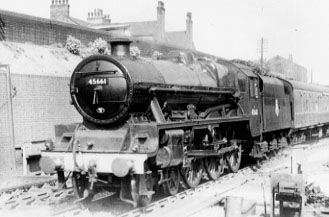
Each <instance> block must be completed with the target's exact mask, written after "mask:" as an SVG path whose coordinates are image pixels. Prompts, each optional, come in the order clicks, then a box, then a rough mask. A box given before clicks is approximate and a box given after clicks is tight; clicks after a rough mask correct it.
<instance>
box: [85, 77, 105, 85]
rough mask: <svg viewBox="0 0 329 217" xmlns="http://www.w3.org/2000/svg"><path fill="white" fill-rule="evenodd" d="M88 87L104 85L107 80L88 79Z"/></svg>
mask: <svg viewBox="0 0 329 217" xmlns="http://www.w3.org/2000/svg"><path fill="white" fill-rule="evenodd" d="M88 84H89V85H106V84H107V79H106V78H90V79H88Z"/></svg>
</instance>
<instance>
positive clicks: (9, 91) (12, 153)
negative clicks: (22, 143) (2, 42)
mask: <svg viewBox="0 0 329 217" xmlns="http://www.w3.org/2000/svg"><path fill="white" fill-rule="evenodd" d="M0 70H2V71H4V72H5V74H6V78H7V98H8V99H7V100H8V104H7V106H8V124H9V126H8V127H9V129H8V130H9V135H10V143H11V144H10V145H11V147H10V156H8V158H9V161H11V163H10V167H11V168H10V169H11V175H15V174H16V155H15V134H14V115H13V103H12V96H13V95H12V85H11V75H10V66H9V65H0Z"/></svg>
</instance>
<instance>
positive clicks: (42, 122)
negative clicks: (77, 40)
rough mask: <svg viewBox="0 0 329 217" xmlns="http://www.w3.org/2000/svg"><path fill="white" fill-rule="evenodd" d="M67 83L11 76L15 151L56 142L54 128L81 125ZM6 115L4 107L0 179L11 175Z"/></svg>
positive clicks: (0, 81)
mask: <svg viewBox="0 0 329 217" xmlns="http://www.w3.org/2000/svg"><path fill="white" fill-rule="evenodd" d="M0 75H1V74H0ZM4 78H5V77H4V76H2V77H0V99H1V104H2V103H6V100H5V99H6V91H5V90H3V88H5V87H6V80H5V79H4ZM68 83H69V78H68V77H50V76H37V75H19V74H12V85H13V87H15V88H16V91H17V94H16V95H15V96H14V98H13V113H14V131H15V146H16V147H20V146H21V145H22V144H23V143H24V142H28V141H36V140H44V139H48V138H51V139H54V138H55V135H54V125H55V124H69V123H77V122H81V121H82V118H81V116H80V115H79V114H78V112H77V111H76V110H75V108H74V106H73V105H70V94H69V86H68ZM2 99H4V100H2ZM7 115H8V110H7V107H6V106H4V107H3V108H1V112H0V175H1V174H4V173H6V172H8V167H9V163H8V156H10V155H8V150H9V149H10V148H11V145H10V137H9V132H8V129H9V125H8V124H9V123H8V121H7V120H8V117H7ZM6 153H7V154H6ZM18 157H21V156H18ZM16 160H18V161H17V163H18V164H19V163H21V162H20V161H19V159H16ZM19 172H20V169H19Z"/></svg>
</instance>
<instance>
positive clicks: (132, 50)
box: [130, 46, 141, 58]
mask: <svg viewBox="0 0 329 217" xmlns="http://www.w3.org/2000/svg"><path fill="white" fill-rule="evenodd" d="M130 55H131V56H132V57H135V58H137V57H140V55H141V50H140V49H139V48H138V47H136V46H131V47H130Z"/></svg>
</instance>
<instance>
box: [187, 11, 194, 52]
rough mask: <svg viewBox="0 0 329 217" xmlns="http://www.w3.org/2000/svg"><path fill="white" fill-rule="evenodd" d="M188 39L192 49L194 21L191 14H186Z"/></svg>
mask: <svg viewBox="0 0 329 217" xmlns="http://www.w3.org/2000/svg"><path fill="white" fill-rule="evenodd" d="M186 38H187V41H188V43H189V46H190V48H191V47H193V45H192V44H193V21H192V13H191V12H187V13H186Z"/></svg>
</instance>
